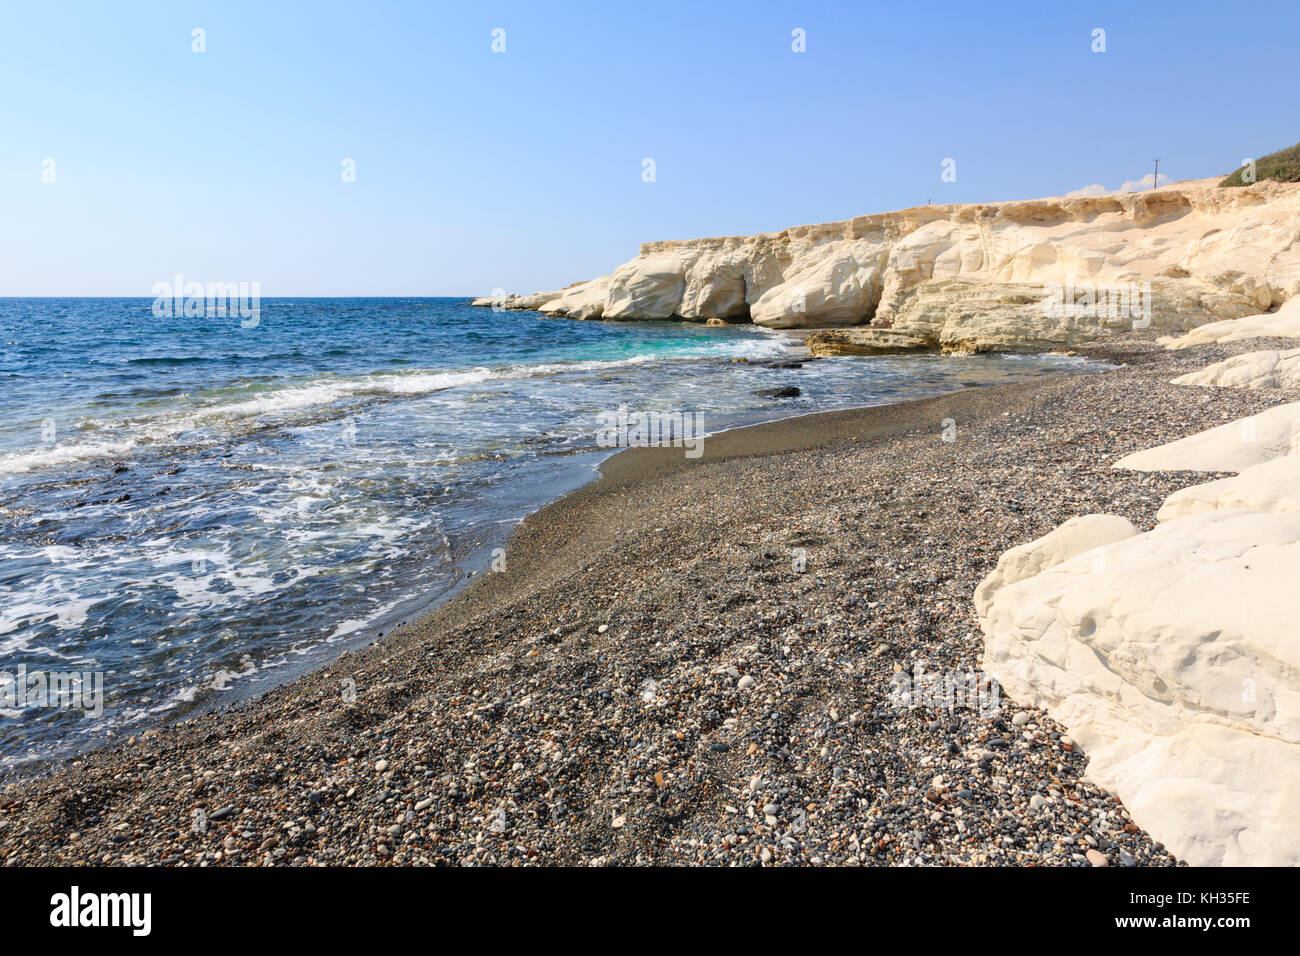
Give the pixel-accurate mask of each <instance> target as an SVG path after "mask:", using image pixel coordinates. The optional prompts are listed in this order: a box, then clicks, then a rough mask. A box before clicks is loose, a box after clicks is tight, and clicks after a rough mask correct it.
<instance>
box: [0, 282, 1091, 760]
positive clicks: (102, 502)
mask: <svg viewBox="0 0 1300 956" xmlns="http://www.w3.org/2000/svg"><path fill="white" fill-rule="evenodd" d="M152 306H153V300H151V299H0V672H9V673H13V672H15V670H16V668H18V667H19V666H24V667H25V668H26V669H27V671H28V672H52V671H61V672H68V671H78V672H101V673H103V674H104V678H103V679H104V688H105V709H104V711H103V713H102V714H101V715H99V716H92V715H87V714H85V713H84V712H82V711H80V710H77V709H75V708H49V707H45V708H31V707H22V706H11V707H8V708H5V707H0V765H5V766H9V767H14V766H16V765H21V764H24V763H27V762H29V761H33V760H43V759H50V758H60V757H65V756H67V755H69V754H72V753H76V752H78V751H81V750H84V749H86V748H88V747H92V746H95V745H97V744H99V743H103V742H104V741H110V740H112V739H113V738H114V737H117V736H119V735H123V734H131V733H137V732H139V731H140V730H142V729H145V728H147V727H149V726H151V725H154V724H157V723H160V722H162V721H164V720H166V719H169V718H172V717H175V716H178V715H181V714H184V713H186V712H187V711H189V710H191V709H193V708H195V707H200V706H210V705H212V704H214V703H216V704H219V703H224V702H226V701H228V700H231V699H234V698H235V697H236V696H238V695H239V694H245V693H249V692H255V691H258V690H262V689H265V688H267V687H269V686H271V685H272V684H273V683H274V682H276V681H281V680H283V679H285V678H286V677H288V676H291V675H292V674H294V673H298V672H300V671H301V670H302V669H304V668H306V667H310V666H313V665H316V664H319V663H321V662H323V661H325V660H327V659H330V658H332V657H333V656H336V655H337V654H338V653H339V652H341V651H342V650H343V649H344V648H345V647H347V646H349V645H350V644H353V643H356V642H358V641H360V640H367V639H370V638H371V637H373V635H374V634H375V633H376V632H377V631H380V630H383V629H384V628H385V627H388V626H391V625H392V623H393V622H395V621H396V620H398V619H405V618H409V617H410V616H411V615H412V614H413V613H415V612H417V611H418V610H420V609H422V608H425V607H427V606H429V605H430V604H431V603H432V602H433V601H435V600H436V599H437V598H439V597H440V596H442V595H445V594H447V593H449V592H450V591H451V590H452V589H453V588H454V587H455V586H457V584H458V583H460V582H463V581H464V579H465V575H466V573H467V572H466V566H467V565H466V563H465V560H464V555H466V554H474V553H475V548H476V547H477V548H478V549H479V552H478V553H479V556H480V557H481V552H482V549H483V548H486V547H487V546H488V545H490V544H495V543H499V542H500V541H501V540H502V539H503V538H504V536H505V535H506V534H507V533H508V532H509V530H510V528H512V527H513V526H514V524H515V523H517V522H518V521H519V520H520V519H521V518H522V517H523V516H524V515H526V514H528V513H529V512H530V511H532V510H535V509H536V508H537V507H539V506H540V505H542V504H544V503H545V502H546V501H547V500H550V499H552V498H554V497H556V496H557V495H559V494H561V493H563V492H564V491H567V490H570V489H572V488H575V487H577V486H579V485H581V484H582V483H584V482H586V481H587V480H590V478H591V477H593V476H594V474H595V469H596V467H597V465H598V464H599V462H600V461H601V460H602V459H603V458H604V457H606V456H607V455H608V454H609V453H610V452H609V450H606V449H601V448H599V447H598V446H597V438H596V436H597V432H598V429H599V424H600V418H601V415H602V413H609V412H612V411H613V410H615V409H617V408H618V407H619V406H620V405H622V404H626V405H627V406H629V408H630V409H633V410H663V411H688V412H696V413H699V415H700V416H701V418H702V421H703V422H704V425H705V428H706V429H707V430H709V431H718V430H721V429H723V428H727V427H733V426H737V425H744V424H751V423H754V422H757V421H765V420H770V419H773V418H778V417H783V416H785V415H792V414H802V413H806V412H810V411H820V410H826V409H833V408H844V407H851V406H860V405H871V404H881V403H885V402H892V401H900V400H905V399H909V398H915V397H920V396H923V395H929V394H936V393H939V392H946V391H952V390H955V389H957V388H960V387H961V386H963V385H967V384H990V383H996V382H1005V381H1013V380H1022V379H1025V378H1029V377H1033V376H1037V375H1043V374H1051V373H1059V372H1062V371H1065V372H1082V371H1088V370H1091V369H1092V368H1093V367H1092V366H1090V365H1088V363H1085V362H1083V361H1082V360H1077V359H1068V358H1065V357H1062V356H1015V357H1004V356H997V355H989V356H976V357H944V356H934V355H921V356H894V357H880V358H840V359H821V360H817V361H812V362H808V363H807V364H805V365H804V366H803V367H802V368H797V369H796V368H777V367H767V366H764V365H761V364H760V363H762V362H765V361H768V360H777V361H779V360H785V359H792V358H793V359H798V358H799V357H800V356H801V354H802V343H801V341H800V340H799V339H798V338H797V337H793V336H789V335H786V334H783V333H777V332H770V331H766V330H762V329H758V328H755V327H753V326H729V327H725V328H711V327H706V326H703V325H700V324H695V323H683V322H652V323H651V322H645V323H599V322H573V321H568V320H564V319H547V318H544V317H542V316H541V315H539V314H538V313H535V312H494V311H492V310H489V309H481V308H480V309H475V308H471V307H470V306H469V305H468V304H467V301H466V300H464V299H445V298H444V299H391V298H390V299H365V298H351V299H269V300H262V302H261V311H260V321H259V322H258V323H257V324H256V326H254V327H245V326H244V324H242V323H241V320H240V317H239V316H237V315H236V316H230V317H223V316H198V317H184V316H175V317H158V316H156V315H155V314H154V310H153V308H152ZM737 359H746V360H748V361H746V362H738V361H736V360H737ZM779 385H797V386H798V387H799V388H800V389H801V390H802V394H801V395H800V396H799V397H798V398H794V399H782V400H773V399H770V398H763V397H760V396H757V395H755V394H754V393H755V391H757V390H759V389H763V388H770V387H772V386H779ZM2 679H3V676H2V674H0V680H2Z"/></svg>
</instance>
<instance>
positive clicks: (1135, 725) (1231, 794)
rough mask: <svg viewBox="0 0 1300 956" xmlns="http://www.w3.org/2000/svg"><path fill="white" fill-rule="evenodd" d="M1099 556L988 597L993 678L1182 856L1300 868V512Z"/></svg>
mask: <svg viewBox="0 0 1300 956" xmlns="http://www.w3.org/2000/svg"><path fill="white" fill-rule="evenodd" d="M1090 517H1096V516H1090ZM1115 528H1116V529H1117V530H1118V529H1119V526H1118V525H1116V526H1115ZM1060 530H1061V529H1058V531H1057V532H1053V535H1058V541H1063V540H1065V541H1068V540H1070V539H1071V538H1073V536H1074V535H1075V534H1080V533H1081V532H1082V529H1079V530H1076V531H1075V532H1071V533H1069V534H1067V535H1065V536H1064V538H1062V537H1061V536H1060V534H1059V532H1060ZM1048 537H1049V538H1050V537H1051V536H1050V535H1049V536H1048ZM1044 542H1045V539H1040V542H1035V545H1037V546H1038V547H1037V548H1035V546H1034V545H1031V546H1030V547H1029V549H1028V550H1029V552H1033V551H1035V550H1041V551H1042V552H1043V553H1044V554H1045V555H1048V554H1051V553H1054V552H1056V551H1057V550H1058V549H1059V548H1060V545H1059V544H1052V543H1044ZM1063 550H1064V551H1068V550H1070V548H1068V547H1067V548H1065V549H1063ZM1095 551H1096V549H1093V551H1085V552H1083V553H1080V554H1078V555H1076V556H1074V557H1072V558H1069V559H1067V560H1065V561H1062V562H1060V563H1056V564H1051V565H1050V566H1045V567H1044V568H1043V570H1040V571H1039V572H1038V573H1036V574H1033V575H1031V576H1029V577H1025V578H1022V579H1020V580H1017V581H1013V582H1010V583H1003V584H1001V585H998V586H994V585H992V584H989V582H986V584H985V585H981V588H982V589H983V591H984V606H983V613H982V626H983V630H984V635H985V652H984V663H983V666H984V670H985V671H986V672H988V673H989V674H991V675H992V676H993V677H995V678H996V679H997V680H998V681H999V682H1000V684H1001V685H1002V687H1003V688H1004V689H1005V690H1006V692H1007V694H1008V695H1009V696H1010V697H1011V698H1012V699H1014V700H1016V701H1018V702H1021V703H1028V704H1032V705H1034V706H1038V707H1043V708H1046V709H1047V710H1048V711H1049V713H1050V714H1051V716H1052V717H1053V718H1054V719H1055V720H1057V721H1058V722H1059V723H1061V724H1063V725H1064V726H1065V727H1066V728H1067V729H1068V732H1069V733H1070V735H1071V736H1072V737H1073V738H1074V739H1075V741H1076V742H1078V743H1079V744H1080V746H1082V748H1083V750H1084V751H1085V752H1086V754H1087V756H1088V760H1089V763H1088V774H1089V776H1090V778H1092V779H1093V780H1094V781H1095V782H1096V783H1097V784H1099V785H1100V786H1102V787H1105V788H1106V789H1108V790H1111V791H1112V792H1114V793H1115V794H1116V795H1117V796H1118V797H1119V798H1120V799H1121V800H1122V801H1123V802H1124V805H1125V806H1126V807H1127V808H1128V809H1129V811H1130V812H1131V813H1132V815H1133V818H1134V820H1135V821H1136V822H1137V823H1138V824H1140V825H1141V826H1143V827H1144V828H1146V829H1147V830H1148V831H1150V832H1151V834H1152V835H1153V836H1154V837H1155V838H1156V839H1158V840H1160V841H1162V842H1163V843H1164V844H1165V845H1166V846H1168V847H1169V848H1170V850H1171V851H1173V852H1174V853H1175V854H1176V855H1178V856H1179V857H1180V858H1182V859H1184V860H1186V861H1188V862H1189V863H1192V864H1195V865H1206V866H1210V865H1278V866H1294V865H1297V864H1300V827H1297V826H1296V823H1297V810H1296V807H1298V806H1300V639H1297V638H1296V632H1295V621H1297V620H1300V588H1296V587H1295V586H1294V582H1295V580H1296V573H1297V570H1300V513H1267V514H1259V513H1255V512H1248V511H1216V512H1213V513H1209V514H1200V515H1193V516H1190V517H1184V518H1180V519H1178V520H1175V521H1170V522H1168V523H1165V524H1162V525H1159V526H1158V527H1157V528H1155V529H1154V530H1152V531H1149V532H1146V533H1144V534H1138V535H1132V536H1129V537H1126V538H1122V539H1120V540H1117V541H1113V542H1112V543H1109V544H1106V545H1103V546H1102V547H1101V548H1100V555H1098V554H1097V553H1094V552H1095ZM1049 560H1050V559H1048V558H1045V559H1044V562H1043V563H1044V564H1045V565H1046V564H1047V563H1048V561H1049ZM997 573H998V572H994V574H997ZM990 577H993V576H992V575H991V576H990ZM1003 577H1004V579H1005V580H1008V581H1009V578H1010V577H1014V574H1012V575H1007V574H1005V573H1004V575H1003ZM986 585H987V586H986Z"/></svg>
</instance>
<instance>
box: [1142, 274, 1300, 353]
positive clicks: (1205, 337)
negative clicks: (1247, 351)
mask: <svg viewBox="0 0 1300 956" xmlns="http://www.w3.org/2000/svg"><path fill="white" fill-rule="evenodd" d="M1297 258H1300V256H1298V257H1297ZM1259 338H1286V339H1300V295H1293V296H1291V298H1289V299H1287V300H1286V302H1284V303H1283V304H1282V305H1281V306H1280V307H1279V308H1278V310H1277V311H1276V312H1269V313H1260V314H1256V315H1246V316H1242V317H1241V318H1239V319H1225V320H1223V321H1221V322H1211V323H1209V324H1208V325H1202V326H1199V327H1198V328H1195V329H1192V330H1191V331H1190V332H1188V333H1187V334H1186V335H1181V336H1179V337H1177V338H1162V339H1161V340H1160V341H1161V342H1162V343H1163V344H1164V346H1165V348H1170V349H1190V348H1194V347H1195V346H1197V345H1210V344H1212V343H1214V342H1238V341H1241V340H1242V339H1259Z"/></svg>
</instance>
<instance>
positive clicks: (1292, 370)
mask: <svg viewBox="0 0 1300 956" xmlns="http://www.w3.org/2000/svg"><path fill="white" fill-rule="evenodd" d="M1173 384H1174V385H1202V386H1215V387H1219V388H1300V349H1287V350H1286V351H1279V350H1277V349H1271V350H1266V351H1262V352H1247V353H1246V354H1244V355H1234V356H1232V358H1226V359H1224V360H1223V361H1222V362H1215V363H1214V364H1213V365H1207V366H1206V367H1205V368H1203V369H1198V370H1197V371H1195V372H1188V373H1187V374H1186V375H1180V376H1178V377H1177V378H1176V379H1174V380H1173Z"/></svg>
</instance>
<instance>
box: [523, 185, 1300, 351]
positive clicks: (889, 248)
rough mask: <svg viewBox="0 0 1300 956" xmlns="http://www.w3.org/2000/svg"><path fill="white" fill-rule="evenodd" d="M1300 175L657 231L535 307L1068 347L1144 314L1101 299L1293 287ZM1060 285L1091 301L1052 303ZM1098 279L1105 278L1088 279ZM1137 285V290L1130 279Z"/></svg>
mask: <svg viewBox="0 0 1300 956" xmlns="http://www.w3.org/2000/svg"><path fill="white" fill-rule="evenodd" d="M1297 232H1300V184H1294V183H1274V182H1268V183H1257V184H1255V185H1253V186H1249V187H1246V188H1243V189H1221V188H1219V186H1218V183H1217V180H1202V181H1199V182H1186V183H1177V184H1174V185H1170V186H1166V187H1163V188H1161V189H1160V190H1158V191H1155V192H1144V193H1130V194H1116V195H1110V196H1070V197H1060V198H1048V199H1030V200H1022V201H1015V202H997V203H978V204H969V205H930V206H920V207H916V208H912V209H904V210H900V211H896V212H886V213H878V214H875V215H869V216H859V217H857V218H855V219H849V220H844V221H841V222H832V223H824V224H821V225H810V226H797V227H794V228H791V229H786V230H783V231H781V232H775V233H761V234H759V235H754V236H725V237H717V238H708V239H692V240H685V241H669V242H649V243H644V244H643V245H642V246H641V252H640V255H639V256H637V257H636V258H635V259H633V260H631V261H629V262H627V263H625V264H624V265H622V266H619V267H618V268H617V269H616V270H614V272H613V273H612V274H611V275H609V276H604V277H602V278H601V279H597V280H594V281H593V282H592V283H588V284H587V287H586V288H585V289H584V290H583V291H581V292H577V293H575V292H574V291H573V290H566V291H565V292H564V293H563V294H562V295H561V296H559V297H558V298H557V299H555V300H553V301H551V302H547V303H545V305H544V308H543V311H547V312H550V313H552V314H558V315H569V316H571V317H574V318H600V317H601V316H602V315H604V316H606V317H608V318H617V319H660V318H666V317H669V316H673V315H677V316H682V317H685V318H691V319H698V320H701V321H702V320H706V319H709V318H729V319H733V320H736V319H743V318H744V317H745V316H746V315H749V316H750V317H752V319H753V320H754V321H755V322H756V323H758V324H760V325H766V326H770V327H773V328H785V327H795V326H798V327H805V328H827V327H830V326H838V325H846V324H862V323H866V322H870V323H871V326H870V330H871V331H872V332H873V333H890V334H880V335H874V336H872V337H869V340H868V341H865V342H859V343H857V344H858V346H859V347H863V348H869V349H880V348H900V347H901V348H905V349H914V348H917V347H925V346H929V347H934V346H939V347H942V348H943V349H945V350H948V351H978V350H982V349H990V348H1018V347H1025V348H1041V347H1053V346H1062V345H1069V344H1073V343H1076V342H1082V341H1087V340H1089V339H1094V338H1097V337H1099V336H1103V335H1109V334H1112V333H1114V332H1121V331H1127V330H1129V329H1130V328H1132V327H1133V326H1134V322H1135V320H1137V321H1139V322H1144V321H1145V320H1146V318H1147V316H1146V315H1145V313H1146V311H1147V309H1146V308H1145V307H1143V308H1141V309H1140V311H1141V312H1142V313H1143V314H1142V315H1130V314H1117V313H1115V312H1114V311H1107V309H1108V308H1109V304H1110V301H1111V300H1110V298H1109V297H1110V295H1111V293H1113V292H1118V291H1120V290H1121V289H1123V290H1128V289H1130V288H1132V287H1133V286H1134V285H1136V286H1138V287H1140V286H1141V284H1142V283H1149V291H1150V295H1149V296H1148V297H1146V298H1145V303H1146V306H1149V312H1150V315H1149V318H1150V327H1152V328H1155V329H1160V330H1164V331H1169V332H1179V331H1185V330H1188V329H1193V328H1195V327H1197V326H1198V325H1202V324H1204V323H1205V321H1206V320H1207V318H1210V319H1213V318H1222V319H1238V318H1241V317H1243V316H1250V315H1253V314H1257V313H1259V312H1260V310H1263V309H1268V308H1271V307H1272V306H1273V305H1274V304H1275V303H1280V302H1283V301H1285V300H1288V299H1289V298H1290V297H1292V296H1293V295H1294V293H1295V292H1297V291H1300V256H1296V255H1295V254H1294V252H1293V249H1292V243H1293V240H1294V238H1295V236H1296V234H1297ZM1052 284H1056V285H1057V286H1060V287H1064V286H1067V285H1071V284H1073V287H1074V288H1075V289H1076V290H1077V291H1078V293H1079V296H1078V301H1080V302H1082V303H1083V304H1084V305H1085V306H1086V304H1087V302H1088V301H1089V299H1088V296H1089V294H1090V293H1089V292H1088V289H1089V284H1091V286H1092V290H1091V294H1092V296H1093V298H1092V301H1096V294H1097V293H1098V292H1100V293H1101V297H1102V298H1103V299H1105V302H1106V306H1107V308H1103V309H1100V310H1097V311H1095V312H1092V313H1088V312H1084V313H1082V314H1080V313H1079V312H1071V313H1070V314H1062V315H1047V314H1045V309H1044V305H1045V300H1047V299H1048V298H1049V292H1050V291H1051V288H1050V287H1051V286H1052ZM1098 284H1101V285H1098ZM1131 284H1133V285H1131Z"/></svg>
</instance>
